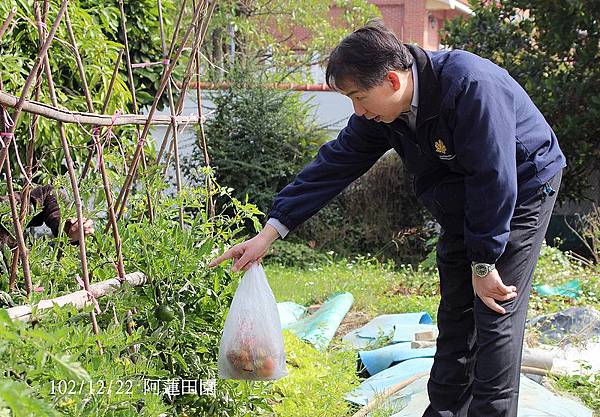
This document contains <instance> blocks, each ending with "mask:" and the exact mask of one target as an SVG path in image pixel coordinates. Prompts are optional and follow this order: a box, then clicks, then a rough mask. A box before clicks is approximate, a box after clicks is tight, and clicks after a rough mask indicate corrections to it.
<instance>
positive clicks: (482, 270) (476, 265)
mask: <svg viewBox="0 0 600 417" xmlns="http://www.w3.org/2000/svg"><path fill="white" fill-rule="evenodd" d="M494 269H496V265H494V264H486V263H483V262H473V263H471V270H472V271H473V273H474V274H475V275H477V276H478V277H479V278H483V277H485V276H487V274H489V273H490V272H492V271H493V270H494Z"/></svg>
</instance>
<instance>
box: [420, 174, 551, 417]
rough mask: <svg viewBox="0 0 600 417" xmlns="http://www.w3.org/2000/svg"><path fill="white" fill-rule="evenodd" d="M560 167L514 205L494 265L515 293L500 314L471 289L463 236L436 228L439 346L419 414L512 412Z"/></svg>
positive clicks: (485, 416)
mask: <svg viewBox="0 0 600 417" xmlns="http://www.w3.org/2000/svg"><path fill="white" fill-rule="evenodd" d="M560 181H561V173H558V174H557V175H556V176H555V177H554V178H553V179H552V180H551V181H550V182H549V184H548V185H550V186H551V189H553V190H554V191H555V192H552V191H551V189H549V188H548V187H542V188H541V189H540V190H539V191H538V192H537V193H536V195H535V196H533V197H531V198H529V199H528V200H526V201H524V202H523V203H521V204H519V205H518V206H517V207H516V208H515V211H514V214H513V218H512V220H511V225H510V227H511V229H510V237H509V242H508V245H507V246H506V249H505V251H504V253H503V254H502V256H501V257H500V259H499V260H498V261H497V262H496V268H497V269H498V273H499V274H500V278H501V279H502V281H503V282H504V284H505V285H507V286H510V285H514V286H516V287H517V294H518V295H517V297H516V298H514V299H512V300H509V301H506V302H498V303H499V304H500V305H502V306H503V307H504V308H505V310H506V314H498V313H496V312H494V311H492V310H491V309H490V308H488V307H487V306H486V305H485V304H484V303H483V302H482V301H481V300H480V299H479V297H476V296H474V292H473V285H472V283H471V265H470V262H469V261H468V260H467V258H466V252H465V246H464V239H463V236H462V235H457V234H451V233H448V232H447V231H445V230H444V229H442V231H441V234H440V238H439V241H438V246H437V266H438V271H439V275H440V288H441V297H442V298H441V301H440V306H439V310H438V328H439V337H438V339H437V352H436V354H435V358H434V364H433V368H432V370H431V375H430V378H429V383H428V387H427V388H428V393H429V401H430V405H429V406H428V408H427V409H426V410H425V413H424V414H423V417H467V416H469V417H516V415H517V402H518V397H519V376H520V367H521V352H522V346H523V334H524V330H525V319H526V314H527V304H528V301H529V292H530V290H531V281H532V276H533V270H534V268H535V265H536V263H537V260H538V257H539V253H540V248H541V245H542V242H543V240H544V235H545V234H546V229H547V228H548V223H549V221H550V215H551V213H552V209H553V207H554V203H555V201H556V194H557V191H558V189H559V186H560Z"/></svg>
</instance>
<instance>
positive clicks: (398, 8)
mask: <svg viewBox="0 0 600 417" xmlns="http://www.w3.org/2000/svg"><path fill="white" fill-rule="evenodd" d="M369 2H370V3H372V4H374V5H375V6H377V8H378V9H379V11H380V12H381V15H382V17H383V21H384V23H385V25H386V26H387V27H388V28H390V29H392V30H393V31H394V33H395V34H396V36H398V38H399V39H400V40H402V41H403V42H405V43H413V44H417V45H419V46H421V47H423V48H425V49H428V50H438V49H439V48H440V35H439V31H440V29H442V28H443V26H444V21H445V20H446V19H452V18H454V17H456V16H459V15H461V14H462V13H461V12H460V11H458V10H429V9H428V8H427V1H426V0H369ZM465 4H466V2H465Z"/></svg>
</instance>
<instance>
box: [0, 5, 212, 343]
mask: <svg viewBox="0 0 600 417" xmlns="http://www.w3.org/2000/svg"><path fill="white" fill-rule="evenodd" d="M68 1H69V0H60V5H59V8H58V11H57V14H56V17H55V20H54V22H53V23H52V26H51V27H50V28H49V30H48V29H47V26H46V18H47V16H48V10H49V0H43V10H40V2H35V4H34V13H35V16H34V17H35V23H36V25H37V29H38V34H39V51H38V54H37V58H36V60H35V63H34V65H33V67H32V68H31V70H30V72H29V75H28V77H27V79H26V81H25V83H24V86H23V88H22V90H21V93H20V95H19V96H18V97H17V96H14V95H11V94H9V93H7V92H5V91H2V90H3V85H2V79H1V77H0V119H1V120H2V121H3V122H4V127H5V131H3V132H0V134H1V137H0V140H1V142H2V143H1V145H2V150H1V152H0V171H1V170H2V168H4V170H5V172H6V180H7V188H8V193H9V196H8V197H9V203H10V207H11V217H12V220H13V226H14V229H15V235H16V238H17V239H16V240H17V244H18V247H17V248H16V249H15V250H14V254H13V268H14V269H15V271H11V286H12V285H14V284H15V283H14V282H12V279H13V273H14V275H15V276H16V267H17V264H18V259H20V261H21V266H22V268H23V275H24V280H25V290H26V294H27V297H28V300H31V291H32V281H31V272H30V269H29V259H28V254H29V252H28V248H27V246H26V242H25V238H24V235H23V226H24V220H25V214H26V210H27V207H28V198H29V197H28V195H29V191H30V186H31V177H32V162H33V144H34V140H35V136H36V124H37V120H38V118H39V117H44V118H46V119H50V120H54V121H56V122H57V124H58V127H59V133H60V139H61V147H62V150H63V152H64V154H65V160H66V163H67V169H68V175H69V179H70V184H71V188H72V190H73V196H74V202H75V208H76V212H77V222H78V225H79V236H78V238H79V242H78V243H79V252H80V253H79V254H80V261H81V275H82V286H83V290H82V291H84V292H85V294H87V295H89V296H90V297H92V298H91V299H90V301H94V300H93V294H94V293H93V289H94V288H95V287H94V285H98V284H90V279H89V271H88V266H87V254H86V246H85V236H84V227H83V224H84V218H83V210H82V202H81V197H80V194H79V184H80V181H81V180H83V178H85V176H86V174H87V173H88V172H89V170H90V167H91V163H92V160H93V159H94V154H95V155H96V156H97V165H98V170H99V172H100V174H101V177H102V181H103V188H104V193H105V197H106V203H107V213H108V217H109V221H108V224H107V229H108V228H110V229H112V237H113V240H114V244H115V250H116V254H117V261H116V269H117V273H118V277H117V280H118V282H119V283H123V282H125V281H126V280H127V279H128V277H129V275H126V272H125V268H124V264H123V254H122V250H121V249H122V243H121V239H120V236H119V231H118V227H117V222H118V221H119V218H120V217H121V215H122V214H123V211H124V208H125V206H126V203H127V197H128V194H129V191H130V189H131V187H132V185H133V182H134V181H135V180H136V176H137V169H138V166H139V164H140V163H141V164H142V168H143V169H146V166H147V163H148V161H147V158H146V155H145V154H144V144H145V141H146V138H147V135H148V133H149V129H150V126H151V125H168V126H169V129H170V131H171V132H172V137H173V139H172V141H171V149H172V150H173V151H174V153H175V163H176V166H177V170H178V175H177V178H176V180H177V189H178V191H181V178H180V175H179V158H178V154H179V150H178V146H177V133H178V132H177V126H178V125H179V124H189V123H197V124H199V125H200V130H201V131H202V133H203V132H204V129H203V127H202V125H203V117H202V113H201V109H200V107H198V108H199V110H198V111H199V113H198V115H197V116H181V110H182V105H183V97H184V96H185V94H186V93H187V90H188V87H189V85H190V80H191V78H192V71H193V69H194V65H193V64H194V63H195V62H197V59H198V58H197V57H198V56H199V50H200V47H201V45H202V42H203V40H204V37H205V34H206V31H207V28H208V23H209V21H210V18H211V16H212V13H213V11H214V9H215V7H216V4H217V1H218V0H200V3H199V4H196V3H195V2H194V7H193V14H192V21H191V24H190V25H189V27H188V28H187V29H186V31H185V33H184V35H183V37H182V38H181V39H180V38H179V33H180V29H181V22H182V19H183V16H184V14H185V11H186V2H187V1H186V0H183V1H182V4H181V8H180V10H179V13H178V17H177V23H176V26H175V29H174V31H173V36H172V39H171V43H170V45H169V47H167V44H166V41H165V33H164V28H163V21H162V5H161V2H160V0H157V3H158V8H159V14H160V16H159V19H160V35H161V43H162V51H163V62H162V63H163V64H164V66H163V72H162V77H161V80H160V83H159V88H158V90H157V92H156V95H155V97H154V100H153V103H152V106H151V108H150V110H149V112H148V114H147V115H140V114H138V107H137V99H136V92H135V85H134V82H133V71H132V68H133V65H132V63H131V60H130V55H129V45H128V40H127V25H126V21H125V12H124V9H123V2H122V0H120V1H119V8H120V12H121V16H120V18H121V19H120V28H121V31H122V34H123V36H124V39H125V42H124V43H125V44H124V50H122V51H121V52H120V53H119V56H118V59H117V62H116V63H115V68H114V72H113V74H112V78H111V81H110V84H109V86H108V89H107V91H106V92H105V96H104V102H103V106H102V110H101V113H95V110H94V104H93V100H92V96H91V94H90V87H89V85H88V82H87V80H86V77H85V67H84V63H83V60H82V58H81V55H80V53H79V49H78V46H77V38H76V33H75V32H74V30H73V27H72V24H71V20H70V17H69V13H68ZM16 15H17V9H16V8H13V9H12V10H10V12H9V14H8V16H6V18H5V19H4V21H3V22H2V24H1V25H0V40H1V39H2V37H3V35H5V34H6V33H10V30H9V27H10V25H11V22H12V20H13V18H14V17H15V16H16ZM61 24H64V25H65V27H66V30H67V33H68V37H69V43H68V46H70V49H71V51H72V53H73V56H74V59H75V61H76V64H77V70H78V71H77V72H78V75H79V77H80V81H81V85H82V88H83V93H84V97H85V102H86V105H87V110H88V112H87V113H84V112H76V111H70V110H67V109H64V108H59V106H58V100H57V97H56V89H55V86H54V82H53V79H52V68H51V67H50V60H49V59H48V52H49V49H50V47H51V45H52V42H53V40H54V39H55V36H56V32H57V30H58V28H59V26H60V25H61ZM192 35H193V36H192ZM190 39H191V53H190V57H189V62H188V64H187V67H186V70H185V75H184V78H183V82H182V87H181V88H180V96H179V97H178V100H177V104H175V103H174V99H173V91H172V82H173V81H172V79H171V74H172V73H173V70H174V69H175V67H176V65H177V62H178V60H179V59H180V57H181V55H182V53H183V51H184V50H185V49H187V48H188V47H189V46H188V45H187V44H188V41H190ZM61 42H62V41H61ZM63 43H65V42H63ZM177 45H178V46H177ZM123 56H124V57H125V59H124V60H123V59H122V58H123ZM123 61H124V62H125V64H126V69H127V79H128V86H129V88H130V90H131V93H132V101H133V114H119V115H118V117H115V115H108V114H106V111H107V108H108V104H109V102H110V98H111V95H112V90H113V87H114V84H115V80H116V78H117V76H118V73H119V68H120V65H121V63H122V62H123ZM195 69H196V72H198V71H199V64H196V68H195ZM43 76H45V78H44V79H45V81H46V84H47V87H48V93H49V97H50V101H51V104H47V103H40V102H39V101H38V100H39V96H40V90H41V84H42V80H43ZM196 81H199V78H198V75H197V78H196ZM32 86H34V99H33V100H31V99H30V98H29V93H30V89H31V87H32ZM165 89H167V92H168V99H169V106H170V115H169V116H160V115H155V112H156V108H157V105H158V103H159V102H160V100H161V97H162V95H163V93H164V91H165ZM199 106H200V105H199ZM7 108H10V109H13V111H12V115H9V114H8V112H7V111H6V109H7ZM23 112H26V113H29V114H32V115H33V118H32V124H31V127H30V135H31V138H30V140H29V141H28V147H27V164H26V165H27V168H26V169H25V170H24V176H25V178H24V180H25V184H26V185H25V186H24V187H23V193H22V197H21V201H20V203H21V210H20V212H19V211H18V209H17V201H16V194H15V190H14V185H13V173H12V171H11V163H10V158H11V154H12V153H13V152H14V154H15V157H16V158H18V149H17V146H16V141H15V140H14V137H15V131H16V127H17V124H18V121H19V118H20V116H21V115H22V113H23ZM64 123H76V124H78V125H79V126H83V125H89V126H90V127H91V128H92V132H93V133H92V139H93V144H92V145H91V146H90V150H89V155H88V158H87V160H86V163H85V165H84V169H83V174H82V177H81V178H80V179H78V178H76V176H75V169H74V166H73V160H72V158H71V156H70V145H69V143H68V140H67V136H66V132H65V128H64ZM123 125H134V126H136V129H137V145H136V148H135V153H134V154H133V156H132V160H131V163H130V165H129V167H128V169H127V171H126V178H125V181H124V184H123V186H122V187H121V189H120V193H119V196H118V197H117V198H116V200H115V199H113V194H112V190H111V186H110V182H109V180H108V175H107V172H106V167H105V163H104V157H103V145H102V142H101V136H102V135H101V132H102V129H103V128H106V130H107V133H106V136H107V137H108V140H110V137H111V129H112V128H113V127H114V126H123ZM140 126H143V129H142V130H141V131H140ZM167 139H168V138H167V136H165V138H164V139H163V147H162V148H161V153H162V151H163V150H164V149H163V148H164V146H165V144H166V142H167ZM202 143H203V144H204V150H205V163H206V165H207V166H208V154H207V153H206V149H205V145H206V140H205V138H204V135H202ZM11 144H12V145H14V151H13V150H11V149H12V148H11ZM19 163H20V161H19ZM150 163H160V155H159V160H157V161H156V162H154V161H150ZM209 186H210V185H209ZM146 192H147V205H148V208H149V213H150V220H152V199H151V196H150V194H149V193H148V191H147V188H146ZM209 200H210V195H209ZM208 208H209V209H210V216H211V217H212V216H213V215H214V209H213V206H212V201H208ZM179 222H180V225H181V227H183V225H184V222H183V207H180V219H179ZM13 268H11V270H12V269H13ZM83 304H86V303H83ZM91 320H92V326H93V329H94V332H95V333H96V334H99V329H98V324H97V321H96V316H95V312H94V311H92V313H91ZM99 347H100V349H102V347H101V346H100V345H99Z"/></svg>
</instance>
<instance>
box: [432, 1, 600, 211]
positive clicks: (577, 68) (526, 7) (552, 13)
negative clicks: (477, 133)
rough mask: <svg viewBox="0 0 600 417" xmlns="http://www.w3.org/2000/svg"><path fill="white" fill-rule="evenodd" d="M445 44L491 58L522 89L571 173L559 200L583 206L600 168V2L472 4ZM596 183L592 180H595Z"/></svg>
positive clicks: (448, 33) (449, 31) (451, 27)
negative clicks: (580, 202) (542, 118)
mask: <svg viewBox="0 0 600 417" xmlns="http://www.w3.org/2000/svg"><path fill="white" fill-rule="evenodd" d="M472 7H473V11H474V15H473V16H471V17H469V18H468V19H467V20H465V19H463V18H458V19H455V20H454V21H452V22H451V23H450V24H448V25H447V26H446V33H445V37H444V41H443V42H444V43H445V44H446V45H449V46H451V47H454V48H461V49H466V50H468V51H472V52H474V53H476V54H479V55H481V56H483V57H486V58H489V59H490V60H492V61H493V62H495V63H497V64H499V65H501V66H503V67H504V68H506V69H507V70H508V71H509V72H510V74H511V75H512V76H513V77H514V78H515V79H516V80H517V81H518V82H519V83H520V84H521V85H522V86H523V87H524V88H525V90H526V91H527V92H528V93H529V94H530V96H531V97H532V99H533V101H534V102H535V103H536V105H537V106H538V107H539V109H540V110H541V112H542V113H543V114H544V116H545V117H546V119H547V120H548V122H549V123H550V125H551V126H552V127H553V129H554V131H555V132H556V135H557V136H558V138H559V141H560V144H561V148H562V149H563V151H564V152H565V153H566V156H567V163H568V164H569V167H568V169H567V171H566V175H565V177H564V178H563V186H562V187H561V189H562V192H561V198H563V199H565V198H571V199H574V200H581V199H585V198H586V197H587V195H586V191H587V190H589V188H590V186H596V187H597V186H598V185H597V184H594V183H593V182H592V181H597V176H594V175H590V174H592V173H594V172H595V173H596V174H597V171H598V170H599V169H600V147H598V137H599V136H600V124H599V123H598V120H600V50H599V46H600V3H599V2H590V1H585V0H552V1H550V0H507V1H502V2H482V4H479V3H478V2H472ZM594 178H596V179H595V180H594Z"/></svg>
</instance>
